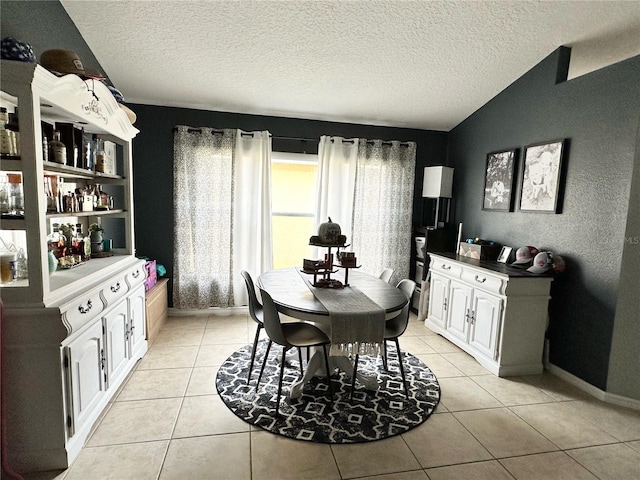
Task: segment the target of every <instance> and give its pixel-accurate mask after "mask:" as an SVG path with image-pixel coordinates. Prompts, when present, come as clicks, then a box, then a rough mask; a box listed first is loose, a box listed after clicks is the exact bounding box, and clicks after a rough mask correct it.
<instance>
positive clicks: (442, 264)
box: [431, 258, 462, 278]
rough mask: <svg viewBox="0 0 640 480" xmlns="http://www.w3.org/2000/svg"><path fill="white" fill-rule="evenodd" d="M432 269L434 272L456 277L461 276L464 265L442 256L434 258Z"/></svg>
mask: <svg viewBox="0 0 640 480" xmlns="http://www.w3.org/2000/svg"><path fill="white" fill-rule="evenodd" d="M431 271H432V272H434V273H443V274H445V275H447V276H450V277H454V278H460V273H461V272H462V266H460V265H458V264H456V263H454V262H449V261H447V260H445V259H442V258H434V261H433V262H432V264H431Z"/></svg>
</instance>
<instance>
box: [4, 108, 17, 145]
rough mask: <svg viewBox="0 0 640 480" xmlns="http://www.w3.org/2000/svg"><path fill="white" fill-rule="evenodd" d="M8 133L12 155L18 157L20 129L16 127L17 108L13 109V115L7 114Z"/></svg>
mask: <svg viewBox="0 0 640 480" xmlns="http://www.w3.org/2000/svg"><path fill="white" fill-rule="evenodd" d="M6 128H7V130H9V132H10V136H11V140H12V142H13V155H17V156H19V155H20V127H19V125H18V107H16V108H14V110H13V113H10V114H9V122H8V123H7V126H6Z"/></svg>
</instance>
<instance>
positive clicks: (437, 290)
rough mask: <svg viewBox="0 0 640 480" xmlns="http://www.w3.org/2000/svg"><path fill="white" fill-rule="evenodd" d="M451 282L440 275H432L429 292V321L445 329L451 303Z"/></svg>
mask: <svg viewBox="0 0 640 480" xmlns="http://www.w3.org/2000/svg"><path fill="white" fill-rule="evenodd" d="M450 282H451V281H450V280H449V279H448V278H446V277H442V276H440V275H436V274H432V275H431V289H430V291H429V321H430V322H433V323H435V324H436V325H438V326H440V327H442V328H445V323H446V319H447V308H448V301H449V283H450Z"/></svg>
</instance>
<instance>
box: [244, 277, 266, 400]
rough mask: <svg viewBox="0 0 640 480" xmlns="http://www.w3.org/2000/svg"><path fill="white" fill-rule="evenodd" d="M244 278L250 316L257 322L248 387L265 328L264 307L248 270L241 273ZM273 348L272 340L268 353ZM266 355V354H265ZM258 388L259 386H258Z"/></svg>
mask: <svg viewBox="0 0 640 480" xmlns="http://www.w3.org/2000/svg"><path fill="white" fill-rule="evenodd" d="M240 275H242V278H244V283H245V284H246V285H247V294H248V295H249V316H250V317H251V318H252V319H253V321H254V322H256V324H257V327H256V335H255V337H254V338H253V349H252V350H251V363H249V371H248V372H247V385H249V382H250V381H251V374H252V373H253V363H254V361H255V359H256V348H257V347H258V339H259V338H260V330H262V329H263V328H264V320H263V317H264V311H263V308H262V305H261V304H260V302H259V301H258V297H257V296H256V288H255V286H254V285H253V279H252V278H251V275H250V274H249V272H247V271H246V270H242V271H241V272H240ZM270 347H271V340H269V346H268V347H267V353H268V352H269V348H270ZM265 355H266V354H265ZM256 388H258V386H257V385H256Z"/></svg>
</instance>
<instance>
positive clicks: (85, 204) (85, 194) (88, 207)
mask: <svg viewBox="0 0 640 480" xmlns="http://www.w3.org/2000/svg"><path fill="white" fill-rule="evenodd" d="M94 209H95V196H94V195H93V190H92V188H91V185H87V186H86V187H85V188H84V189H83V190H82V211H83V212H93V210H94Z"/></svg>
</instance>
